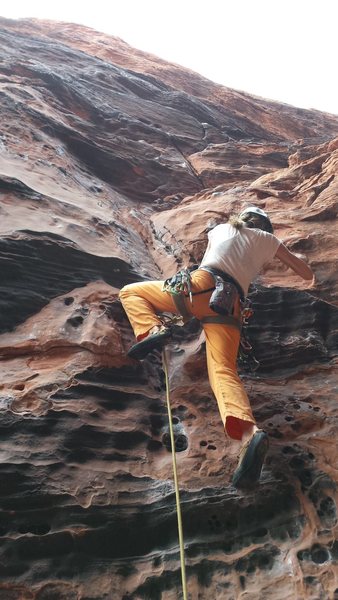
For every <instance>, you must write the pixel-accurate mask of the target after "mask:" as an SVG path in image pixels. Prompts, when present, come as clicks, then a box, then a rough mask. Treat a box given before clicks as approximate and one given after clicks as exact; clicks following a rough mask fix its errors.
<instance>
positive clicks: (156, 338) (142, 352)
mask: <svg viewBox="0 0 338 600" xmlns="http://www.w3.org/2000/svg"><path fill="white" fill-rule="evenodd" d="M154 329H155V328H154ZM151 331H152V330H151ZM171 335H172V334H171V330H170V329H169V327H156V330H155V332H154V333H151V332H150V333H149V334H148V335H147V337H146V338H144V339H143V340H141V341H140V342H137V344H134V346H132V347H131V348H130V350H128V352H127V354H128V356H129V357H130V358H136V359H137V360H142V358H145V357H146V356H147V354H149V352H152V350H161V349H162V348H163V346H164V345H165V344H166V342H167V340H168V338H170V337H171Z"/></svg>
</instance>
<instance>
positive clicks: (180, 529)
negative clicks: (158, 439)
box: [162, 348, 188, 600]
mask: <svg viewBox="0 0 338 600" xmlns="http://www.w3.org/2000/svg"><path fill="white" fill-rule="evenodd" d="M162 361H163V368H164V375H165V387H166V400H167V409H168V418H169V431H170V442H171V454H172V460H173V472H174V483H175V494H176V511H177V525H178V539H179V544H180V560H181V576H182V589H183V600H188V595H187V580H186V575H185V558H184V540H183V526H182V514H181V504H180V490H179V487H178V477H177V466H176V453H175V438H174V430H173V422H172V414H171V406H170V391H169V374H168V361H167V354H166V349H165V348H163V350H162Z"/></svg>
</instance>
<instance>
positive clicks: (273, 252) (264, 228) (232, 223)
mask: <svg viewBox="0 0 338 600" xmlns="http://www.w3.org/2000/svg"><path fill="white" fill-rule="evenodd" d="M273 258H277V259H279V260H280V261H281V262H282V263H284V265H286V266H287V267H290V268H291V269H292V270H293V271H294V272H295V273H296V274H297V275H299V276H300V277H301V278H303V279H305V280H309V281H310V280H311V286H314V284H315V276H314V273H313V271H312V269H311V268H310V267H309V266H308V264H307V263H306V262H305V261H304V260H303V259H302V258H299V257H298V256H296V255H295V254H293V253H292V252H290V251H289V250H288V248H287V247H286V246H285V245H284V244H283V243H282V242H281V241H280V240H279V239H278V238H277V237H276V236H275V235H274V234H273V226H272V223H271V221H270V218H269V216H268V215H267V213H266V212H265V211H264V210H262V209H261V208H258V207H256V206H249V207H248V208H245V209H244V210H243V211H242V212H241V213H240V214H239V215H233V216H231V217H230V218H229V220H228V222H227V223H222V224H219V225H217V226H216V227H214V228H213V229H212V230H211V231H209V233H208V246H207V249H206V251H205V253H204V256H203V259H202V262H201V264H200V266H199V267H198V268H197V269H196V270H194V271H193V272H191V274H189V278H188V282H187V281H186V282H185V284H184V281H183V279H182V277H181V279H178V281H179V283H180V284H181V285H178V286H177V285H176V288H175V285H174V287H173V288H170V281H171V280H167V281H166V282H163V281H146V282H141V283H132V284H129V285H126V286H125V287H123V288H122V289H121V291H120V300H121V302H122V304H123V307H124V309H125V311H126V313H127V316H128V318H129V321H130V323H131V326H132V328H133V330H134V333H135V336H136V340H137V343H136V344H134V346H132V347H131V349H130V350H129V352H128V355H129V356H131V357H132V358H136V359H142V358H144V357H145V356H146V355H147V354H148V353H149V352H151V351H152V350H154V349H161V348H162V347H163V346H164V345H165V344H166V343H167V342H168V340H169V338H170V336H171V330H170V326H167V325H166V324H164V323H163V322H162V321H161V316H160V314H159V313H165V312H170V313H175V314H177V313H179V312H180V313H181V314H182V315H183V316H186V315H187V314H189V315H190V317H192V316H194V317H196V318H197V319H199V320H200V321H201V323H202V326H203V329H204V333H205V338H206V356H207V367H208V376H209V381H210V385H211V388H212V390H213V392H214V395H215V397H216V400H217V403H218V407H219V411H220V415H221V419H222V422H223V425H224V428H225V432H226V434H227V435H228V436H229V437H230V438H232V439H235V440H239V441H241V442H242V447H241V452H240V455H239V462H238V465H237V468H236V470H235V472H234V475H233V478H232V482H233V484H234V485H235V487H237V488H246V487H252V486H253V485H254V484H255V483H257V482H258V481H259V478H260V475H261V470H262V467H263V463H264V459H265V455H266V452H267V450H268V436H267V434H266V432H265V431H263V430H261V429H259V428H258V426H257V424H256V421H255V418H254V416H253V413H252V410H251V406H250V402H249V399H248V396H247V394H246V391H245V389H244V387H243V384H242V382H241V380H240V378H239V376H238V373H237V364H236V363H237V354H238V349H239V344H240V326H238V324H239V323H240V322H241V301H243V300H244V299H245V296H246V294H247V292H248V288H249V285H250V283H251V281H252V280H253V279H254V278H255V277H256V275H257V274H258V273H259V272H260V270H261V269H262V267H263V265H264V264H265V263H267V262H269V261H271V260H272V259H273ZM182 273H185V275H186V274H187V272H186V271H182V272H181V275H182ZM173 281H174V284H175V283H176V284H177V277H176V278H175V277H174V278H173ZM182 281H183V284H182ZM168 282H169V283H168ZM187 283H188V284H189V285H187ZM178 289H179V290H181V292H182V293H180V294H177V290H178ZM173 292H174V293H173ZM178 299H179V302H178ZM211 307H212V308H211ZM222 315H223V316H222ZM224 315H225V316H224ZM226 315H228V316H226ZM222 319H223V320H222Z"/></svg>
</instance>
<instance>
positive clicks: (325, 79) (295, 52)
mask: <svg viewBox="0 0 338 600" xmlns="http://www.w3.org/2000/svg"><path fill="white" fill-rule="evenodd" d="M1 4H2V6H1V5H0V16H3V17H8V18H14V19H15V18H23V17H36V18H41V19H44V18H45V19H52V20H57V21H68V22H76V23H82V24H84V25H87V26H89V27H93V28H94V29H97V30H98V31H103V32H106V33H109V34H112V35H115V36H118V37H120V38H122V39H124V40H125V41H126V42H128V43H129V44H131V45H132V46H134V47H135V48H139V49H141V50H145V51H147V52H151V53H153V54H156V55H157V56H160V57H161V58H164V59H165V60H168V61H172V62H176V63H178V64H181V65H184V66H186V67H189V68H191V69H193V70H194V71H197V72H198V73H200V74H201V75H204V76H206V77H208V78H209V79H212V80H213V81H215V82H218V83H221V84H223V85H226V86H228V87H232V88H235V89H238V90H245V91H246V92H249V93H252V94H256V95H258V96H263V97H265V98H270V99H273V100H279V101H281V102H287V103H289V104H293V105H294V106H300V107H304V108H316V109H318V110H323V111H327V112H332V113H335V114H338V83H337V70H338V60H337V57H338V49H337V22H338V21H337V17H338V2H337V0H203V1H202V0H165V1H163V0H82V1H81V0H73V1H72V0H67V1H66V0H49V1H46V0H10V2H6V4H4V0H2V2H1Z"/></svg>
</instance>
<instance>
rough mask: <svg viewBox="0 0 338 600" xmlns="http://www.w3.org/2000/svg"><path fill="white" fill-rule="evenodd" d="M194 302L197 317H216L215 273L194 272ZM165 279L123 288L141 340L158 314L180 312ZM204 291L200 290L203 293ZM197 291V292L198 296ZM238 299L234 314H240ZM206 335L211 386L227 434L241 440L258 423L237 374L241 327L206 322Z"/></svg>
mask: <svg viewBox="0 0 338 600" xmlns="http://www.w3.org/2000/svg"><path fill="white" fill-rule="evenodd" d="M191 279H192V292H193V294H194V296H193V304H192V305H191V303H190V300H189V298H187V297H186V298H185V304H186V307H187V309H188V310H189V311H190V312H191V313H192V314H193V315H194V316H195V317H196V318H197V319H201V318H202V317H205V316H211V315H213V316H215V314H216V313H215V312H214V311H213V310H211V309H210V308H209V300H210V295H211V293H212V292H211V291H209V292H205V290H207V289H210V288H212V287H213V286H214V280H213V277H212V275H210V273H208V272H207V271H203V270H199V269H198V270H196V271H193V272H192V274H191ZM162 287H163V281H146V282H142V283H131V284H129V285H126V286H125V287H123V288H122V289H121V291H120V300H121V302H122V305H123V307H124V309H125V311H126V313H127V316H128V318H129V321H130V324H131V326H132V328H133V330H134V333H135V336H136V338H137V339H141V338H142V337H143V336H144V335H145V334H147V332H148V331H149V330H150V329H151V328H152V327H154V326H155V325H161V324H162V322H161V319H160V317H159V316H158V314H157V313H161V312H171V313H175V314H177V309H176V307H175V304H174V301H173V299H172V296H171V294H170V293H168V292H163V291H162ZM203 291H204V293H201V292H203ZM195 294H197V295H195ZM239 312H240V306H239V302H238V304H237V306H236V308H235V316H239ZM203 329H204V333H205V337H206V354H207V366H208V375H209V381H210V385H211V388H212V390H213V392H214V394H215V396H216V400H217V403H218V408H219V411H220V414H221V418H222V421H223V424H224V427H225V431H226V432H227V434H228V435H229V436H230V437H231V438H233V439H236V440H241V439H242V435H243V432H244V431H245V430H246V429H248V427H250V425H253V424H255V419H254V417H253V414H252V411H251V407H250V403H249V399H248V396H247V394H246V392H245V390H244V387H243V385H242V382H241V380H240V378H239V376H238V373H237V364H236V363H237V354H238V347H239V342H240V332H239V330H238V329H237V328H236V327H234V326H232V325H227V324H219V323H203Z"/></svg>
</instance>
